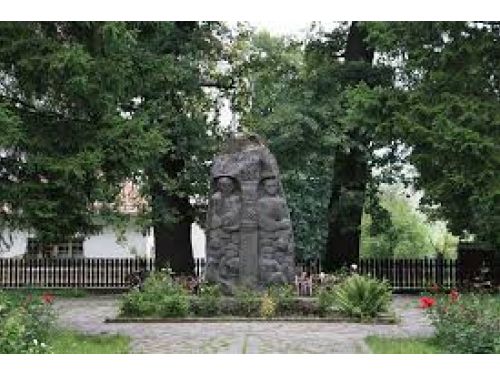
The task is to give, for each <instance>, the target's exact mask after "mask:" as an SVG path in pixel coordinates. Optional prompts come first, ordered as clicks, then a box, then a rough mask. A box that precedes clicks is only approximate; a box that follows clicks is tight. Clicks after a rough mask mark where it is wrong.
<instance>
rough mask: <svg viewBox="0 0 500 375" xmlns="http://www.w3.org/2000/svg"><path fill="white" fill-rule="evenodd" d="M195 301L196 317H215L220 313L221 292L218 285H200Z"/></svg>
mask: <svg viewBox="0 0 500 375" xmlns="http://www.w3.org/2000/svg"><path fill="white" fill-rule="evenodd" d="M196 300H197V301H196V305H194V306H196V307H195V308H194V310H195V311H194V313H195V314H196V315H200V316H216V315H219V314H220V313H221V291H220V287H219V286H218V285H211V284H203V285H201V286H200V292H199V294H198V297H197V298H196ZM192 306H193V305H192Z"/></svg>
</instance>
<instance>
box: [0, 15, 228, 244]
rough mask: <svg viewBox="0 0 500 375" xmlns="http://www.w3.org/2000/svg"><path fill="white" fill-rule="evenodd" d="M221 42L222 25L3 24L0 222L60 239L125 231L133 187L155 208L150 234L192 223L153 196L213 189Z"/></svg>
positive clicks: (145, 219)
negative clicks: (162, 226) (212, 84)
mask: <svg viewBox="0 0 500 375" xmlns="http://www.w3.org/2000/svg"><path fill="white" fill-rule="evenodd" d="M220 33H223V28H222V27H221V26H220V24H218V23H214V22H3V23H2V24H1V25H0V126H1V128H2V137H0V149H2V155H1V156H0V158H1V163H2V168H3V169H2V172H1V174H0V182H1V184H2V189H1V191H0V202H2V205H4V204H5V205H7V207H8V208H9V214H8V215H4V214H3V213H2V215H1V216H0V225H1V226H2V227H8V228H11V229H13V228H16V229H25V230H26V229H29V230H32V231H33V232H34V233H35V234H36V236H37V237H39V238H40V239H44V240H47V241H49V242H50V241H61V240H63V239H64V238H71V237H72V236H74V235H75V234H77V233H79V234H82V235H84V234H91V233H94V232H97V231H99V230H100V229H101V228H102V226H103V225H106V224H111V225H116V226H120V223H122V222H123V221H127V220H128V218H127V217H124V216H123V215H122V214H121V212H120V210H119V207H120V204H119V202H117V197H118V194H119V192H120V189H121V186H122V184H123V183H124V182H125V181H126V180H130V181H133V182H135V183H137V184H138V185H139V186H140V187H141V193H142V196H143V197H144V198H145V199H146V201H147V203H148V205H145V206H141V207H139V213H140V215H139V219H140V220H138V222H139V225H143V226H146V225H150V224H151V222H154V223H175V222H176V220H178V219H179V218H181V217H183V216H184V215H187V214H189V215H191V216H193V215H194V214H195V213H196V212H195V213H193V212H189V213H187V212H179V210H178V209H177V208H175V207H172V205H168V204H166V203H165V202H162V201H161V199H153V197H154V196H156V197H157V198H158V197H165V196H166V193H167V192H168V194H169V196H175V197H177V198H179V199H187V197H189V196H200V199H202V198H203V195H204V194H205V193H206V191H207V188H208V181H207V179H206V176H207V175H208V165H207V164H206V163H205V161H206V160H208V159H210V158H211V156H212V154H213V150H214V145H215V144H216V142H217V139H218V137H219V136H220V133H221V132H220V131H219V130H217V129H216V128H215V125H216V124H217V113H216V114H215V116H212V118H211V119H209V118H208V114H209V112H210V111H211V109H213V105H214V100H215V99H214V95H213V94H210V95H209V94H208V93H206V92H205V91H204V88H203V87H202V86H203V81H211V78H212V77H211V76H212V73H213V72H214V66H215V63H216V61H217V60H218V58H219V52H220V51H221V45H220V40H219V38H218V37H219V34H220ZM4 135H5V136H4ZM95 202H99V203H100V205H99V206H98V207H96V205H95ZM188 206H189V205H188ZM2 212H4V211H2ZM61 217H64V220H61ZM0 233H3V231H0Z"/></svg>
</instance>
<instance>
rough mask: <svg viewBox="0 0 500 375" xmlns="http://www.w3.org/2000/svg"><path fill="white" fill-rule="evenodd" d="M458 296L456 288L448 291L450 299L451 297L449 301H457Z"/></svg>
mask: <svg viewBox="0 0 500 375" xmlns="http://www.w3.org/2000/svg"><path fill="white" fill-rule="evenodd" d="M459 297H460V294H459V293H458V291H457V290H456V289H452V290H451V291H450V299H451V302H456V301H458V298H459Z"/></svg>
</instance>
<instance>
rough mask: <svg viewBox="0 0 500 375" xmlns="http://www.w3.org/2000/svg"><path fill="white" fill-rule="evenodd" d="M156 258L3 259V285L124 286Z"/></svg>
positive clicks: (0, 274) (0, 272) (0, 283)
mask: <svg viewBox="0 0 500 375" xmlns="http://www.w3.org/2000/svg"><path fill="white" fill-rule="evenodd" d="M153 269H154V260H153V259H128V258H118V259H102V258H82V259H8V258H6V259H0V287H1V288H87V289H121V288H127V287H129V285H130V276H131V275H133V274H134V273H137V272H143V271H151V270H153Z"/></svg>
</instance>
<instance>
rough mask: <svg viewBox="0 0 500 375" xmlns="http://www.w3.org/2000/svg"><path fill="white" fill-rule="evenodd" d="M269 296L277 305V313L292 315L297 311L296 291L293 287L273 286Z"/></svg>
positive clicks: (269, 290)
mask: <svg viewBox="0 0 500 375" xmlns="http://www.w3.org/2000/svg"><path fill="white" fill-rule="evenodd" d="M267 295H268V296H269V297H270V298H271V299H272V300H273V301H274V302H275V303H276V307H275V309H276V313H277V314H280V315H291V314H293V313H294V312H295V311H294V309H295V307H296V305H295V298H296V290H295V288H294V286H293V285H273V286H271V287H270V288H269V289H268V293H267Z"/></svg>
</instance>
